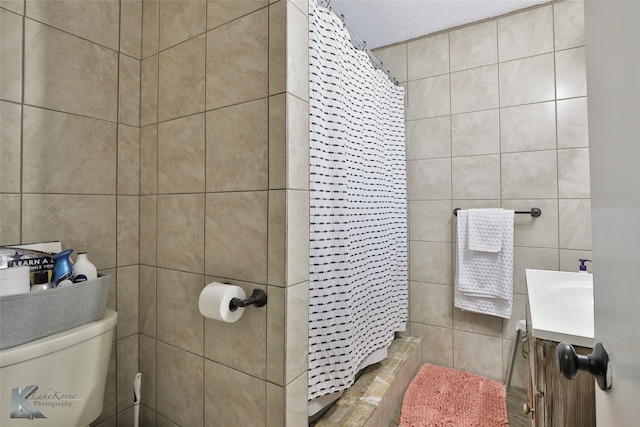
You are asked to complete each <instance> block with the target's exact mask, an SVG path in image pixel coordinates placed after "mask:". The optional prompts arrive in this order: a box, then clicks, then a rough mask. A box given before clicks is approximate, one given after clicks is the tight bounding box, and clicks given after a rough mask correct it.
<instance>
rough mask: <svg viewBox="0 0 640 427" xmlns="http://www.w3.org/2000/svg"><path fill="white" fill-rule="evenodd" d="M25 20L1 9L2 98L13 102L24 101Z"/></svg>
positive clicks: (0, 64)
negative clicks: (23, 44)
mask: <svg viewBox="0 0 640 427" xmlns="http://www.w3.org/2000/svg"><path fill="white" fill-rule="evenodd" d="M3 5H4V4H3ZM23 20H24V19H23V18H22V16H20V15H16V14H15V13H11V12H9V11H6V10H4V9H0V24H1V25H0V56H2V62H0V75H1V76H2V79H1V80H0V99H4V100H7V101H13V102H21V101H22V22H23Z"/></svg>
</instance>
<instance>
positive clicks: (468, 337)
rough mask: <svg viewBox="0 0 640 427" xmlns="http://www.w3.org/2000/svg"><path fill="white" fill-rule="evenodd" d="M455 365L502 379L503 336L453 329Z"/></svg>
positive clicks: (495, 378) (468, 370)
mask: <svg viewBox="0 0 640 427" xmlns="http://www.w3.org/2000/svg"><path fill="white" fill-rule="evenodd" d="M478 349H482V351H478ZM453 367H454V368H456V369H460V370H463V371H467V372H471V373H474V374H478V375H482V376H485V377H487V378H490V379H492V380H495V381H502V338H495V337H489V336H486V335H480V334H473V333H469V332H462V331H453Z"/></svg>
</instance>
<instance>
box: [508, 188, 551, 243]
mask: <svg viewBox="0 0 640 427" xmlns="http://www.w3.org/2000/svg"><path fill="white" fill-rule="evenodd" d="M502 207H503V208H504V209H513V210H516V211H521V210H529V209H531V208H533V207H536V208H539V209H540V210H541V211H542V215H540V216H539V217H537V218H534V217H532V216H530V215H516V218H515V220H514V239H513V241H514V244H515V245H516V246H529V247H537V248H557V247H558V200H557V199H546V200H544V199H535V200H503V201H502Z"/></svg>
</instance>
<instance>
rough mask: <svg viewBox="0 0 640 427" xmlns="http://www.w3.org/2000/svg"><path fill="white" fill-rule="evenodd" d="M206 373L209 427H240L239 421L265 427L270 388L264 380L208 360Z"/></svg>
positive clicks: (205, 394)
mask: <svg viewBox="0 0 640 427" xmlns="http://www.w3.org/2000/svg"><path fill="white" fill-rule="evenodd" d="M204 374H205V378H204V379H205V381H204V387H205V388H204V411H205V414H204V415H205V420H206V426H207V427H236V426H237V425H238V420H251V423H252V425H253V426H255V427H261V426H262V427H264V426H265V418H266V417H265V415H266V385H265V382H264V381H263V380H260V379H257V378H254V377H252V376H249V375H246V374H243V373H242V372H238V371H236V370H233V369H231V368H227V367H226V366H222V365H220V364H218V363H214V362H211V361H209V360H206V359H205V361H204ZM198 391H199V390H198Z"/></svg>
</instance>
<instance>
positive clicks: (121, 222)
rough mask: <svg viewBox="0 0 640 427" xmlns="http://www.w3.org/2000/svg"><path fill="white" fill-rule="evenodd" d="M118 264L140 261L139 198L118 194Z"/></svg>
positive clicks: (130, 263) (123, 264)
mask: <svg viewBox="0 0 640 427" xmlns="http://www.w3.org/2000/svg"><path fill="white" fill-rule="evenodd" d="M117 230H118V243H117V253H116V257H117V263H118V266H125V265H133V264H138V263H139V262H140V256H139V254H140V198H139V197H138V196H118V226H117Z"/></svg>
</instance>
